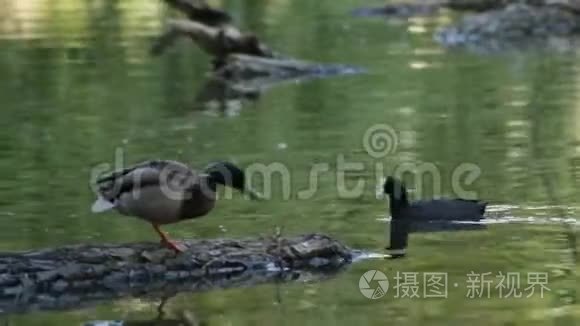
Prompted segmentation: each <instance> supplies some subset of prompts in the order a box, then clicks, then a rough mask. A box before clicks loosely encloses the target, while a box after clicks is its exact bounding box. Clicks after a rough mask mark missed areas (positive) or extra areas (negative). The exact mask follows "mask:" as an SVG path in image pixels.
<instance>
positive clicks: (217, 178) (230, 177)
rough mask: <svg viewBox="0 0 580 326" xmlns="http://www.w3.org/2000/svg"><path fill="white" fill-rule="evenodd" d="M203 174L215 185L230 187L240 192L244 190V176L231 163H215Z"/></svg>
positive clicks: (240, 170)
mask: <svg viewBox="0 0 580 326" xmlns="http://www.w3.org/2000/svg"><path fill="white" fill-rule="evenodd" d="M205 172H206V173H207V174H208V175H209V180H210V181H211V182H213V183H215V184H220V185H224V186H228V187H232V188H234V189H237V190H239V191H242V192H243V191H245V189H246V175H245V173H244V171H242V169H240V168H239V167H237V166H235V165H234V164H233V163H230V162H215V163H212V164H210V165H209V166H208V167H207V168H206V169H205Z"/></svg>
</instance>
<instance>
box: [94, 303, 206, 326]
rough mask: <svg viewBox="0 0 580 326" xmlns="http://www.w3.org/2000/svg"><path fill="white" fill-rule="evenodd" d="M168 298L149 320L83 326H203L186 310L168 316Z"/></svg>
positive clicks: (204, 323)
mask: <svg viewBox="0 0 580 326" xmlns="http://www.w3.org/2000/svg"><path fill="white" fill-rule="evenodd" d="M169 299H170V298H164V299H162V300H161V303H160V304H159V306H158V307H157V316H156V317H155V318H153V319H149V320H99V321H89V322H86V323H85V324H83V326H204V325H207V324H206V322H204V321H202V320H200V319H198V318H197V316H196V315H195V314H194V313H193V312H191V311H187V310H180V311H179V312H178V313H176V314H174V315H173V316H168V314H167V309H166V307H165V305H166V303H167V301H168V300H169Z"/></svg>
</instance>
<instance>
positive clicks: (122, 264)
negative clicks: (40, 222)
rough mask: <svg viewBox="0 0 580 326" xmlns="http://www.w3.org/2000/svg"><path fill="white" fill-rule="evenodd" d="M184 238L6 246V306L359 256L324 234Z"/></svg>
mask: <svg viewBox="0 0 580 326" xmlns="http://www.w3.org/2000/svg"><path fill="white" fill-rule="evenodd" d="M181 245H182V246H185V247H187V250H186V251H185V252H183V253H180V254H177V253H175V252H173V251H172V250H169V249H165V248H162V247H160V245H159V244H157V243H130V244H121V245H76V246H67V247H62V248H55V249H45V250H38V251H31V252H22V253H0V313H13V312H22V311H28V310H31V309H43V310H44V309H67V308H76V307H79V306H84V305H88V304H91V303H94V302H99V301H102V300H110V299H114V298H121V297H126V296H135V295H139V296H144V295H146V296H150V295H153V296H168V295H173V294H175V293H176V292H181V291H202V290H208V289H212V288H223V287H233V286H249V285H252V284H256V283H262V282H268V281H273V280H277V279H286V278H287V277H288V275H295V273H296V272H297V271H314V272H323V271H331V272H332V271H336V270H339V269H340V268H341V267H343V266H345V265H346V264H348V263H350V262H351V261H352V259H353V251H352V250H351V249H350V248H348V247H346V246H345V245H343V244H341V243H340V242H338V241H336V240H334V239H332V238H330V237H328V236H326V235H322V234H309V235H303V236H298V237H294V238H275V237H272V238H260V239H246V240H228V239H216V240H197V241H183V242H182V243H181ZM292 277H295V276H292Z"/></svg>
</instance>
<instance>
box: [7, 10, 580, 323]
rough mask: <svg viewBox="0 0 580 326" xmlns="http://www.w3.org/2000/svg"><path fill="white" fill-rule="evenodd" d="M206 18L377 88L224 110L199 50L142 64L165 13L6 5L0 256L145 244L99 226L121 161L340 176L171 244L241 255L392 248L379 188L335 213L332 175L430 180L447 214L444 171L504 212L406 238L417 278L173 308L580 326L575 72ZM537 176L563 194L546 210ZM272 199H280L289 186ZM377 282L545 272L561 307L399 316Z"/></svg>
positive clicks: (152, 308) (107, 316)
mask: <svg viewBox="0 0 580 326" xmlns="http://www.w3.org/2000/svg"><path fill="white" fill-rule="evenodd" d="M214 3H215V4H217V5H223V6H224V7H227V8H228V9H229V10H230V11H231V12H232V13H233V14H234V17H235V19H236V20H237V22H239V25H240V26H241V27H242V28H243V29H244V30H255V31H256V32H257V34H258V35H259V36H260V37H262V38H264V40H265V41H266V42H267V43H268V44H270V45H271V46H272V47H273V48H275V49H276V50H278V51H280V52H283V53H285V54H287V55H290V56H292V57H296V58H300V59H306V60H311V61H315V62H339V63H348V64H352V65H354V66H361V67H365V68H367V69H368V71H369V72H370V73H369V74H364V75H356V76H349V77H348V78H330V79H324V80H311V81H303V82H300V83H290V84H283V85H277V86H275V87H272V88H269V89H267V90H263V91H262V92H261V93H259V96H255V95H254V94H249V96H247V94H246V93H244V92H242V93H240V94H236V92H230V90H227V89H222V88H220V86H219V85H217V86H216V89H215V91H216V94H218V95H217V96H216V95H211V93H212V92H213V91H214V90H212V91H208V92H207V93H208V94H210V95H207V96H206V95H201V94H202V93H204V91H202V90H203V89H204V87H209V86H207V85H204V84H205V83H207V78H206V75H205V74H206V72H207V69H208V67H209V66H210V62H209V59H208V58H207V57H206V56H205V54H203V53H202V52H201V51H199V50H198V49H196V48H194V47H193V46H192V45H191V44H190V43H189V42H179V43H178V44H177V45H176V47H175V48H173V49H171V50H169V51H168V52H167V53H166V54H165V55H164V56H163V57H161V58H151V57H150V56H149V55H148V49H149V46H150V41H151V40H152V39H153V38H154V37H155V36H156V35H158V34H159V33H160V31H161V30H162V29H163V22H164V21H165V19H166V18H167V16H168V15H173V13H171V12H169V11H168V10H166V9H165V7H164V6H163V5H162V4H161V1H146V2H144V1H137V0H127V1H125V0H123V1H120V0H117V1H115V0H92V1H66V0H65V1H48V0H18V1H16V0H0V75H1V76H2V78H0V103H1V104H2V109H1V110H0V126H1V127H2V128H0V180H1V182H0V221H2V228H0V247H1V248H2V250H24V249H29V248H42V247H53V246H58V245H63V244H71V243H84V242H89V243H102V242H121V241H142V240H148V241H151V240H152V238H151V237H152V235H151V232H150V230H149V227H148V226H146V225H143V224H144V223H140V222H138V221H135V220H132V219H130V218H122V217H119V216H117V215H114V214H111V215H106V216H98V217H96V216H92V215H90V214H89V212H88V210H89V205H90V202H91V199H92V197H93V196H92V194H91V193H90V191H89V189H88V187H87V183H88V176H89V172H90V168H91V167H93V166H94V165H95V164H98V163H102V162H112V159H113V156H114V153H115V150H116V149H122V150H124V152H125V153H126V161H127V162H138V161H142V160H144V159H151V158H167V159H177V160H181V161H185V162H190V163H191V164H192V165H195V166H204V165H205V164H206V163H207V162H209V161H213V160H216V159H228V160H233V161H236V162H237V163H239V164H240V165H242V166H246V165H249V164H251V163H254V162H261V163H265V164H268V163H272V162H282V163H284V164H285V165H286V167H287V168H288V170H289V171H291V172H292V175H291V181H292V186H293V187H294V188H296V189H306V188H307V187H308V186H309V184H310V183H309V182H310V180H309V173H310V168H311V166H312V164H313V163H318V162H328V163H331V164H330V166H331V171H329V172H328V173H326V174H322V176H321V177H320V178H319V179H318V191H317V192H316V193H315V195H314V196H313V197H312V198H311V199H309V200H299V199H297V198H294V197H293V198H291V199H290V200H284V199H282V198H281V197H282V196H281V195H275V196H274V198H273V199H272V200H270V201H267V202H263V203H261V204H260V205H254V204H253V203H247V202H245V201H244V200H242V199H240V198H238V197H236V198H234V199H233V200H227V201H226V200H224V201H223V202H222V203H220V205H218V207H217V208H216V211H215V212H213V213H212V214H211V215H209V216H208V217H206V218H203V219H199V220H195V221H189V222H184V223H180V224H179V225H175V226H172V227H168V231H169V232H170V233H171V235H172V236H173V237H176V238H179V237H192V238H195V237H197V238H213V237H224V236H227V237H249V236H259V235H263V234H268V233H269V232H271V230H273V229H274V228H275V227H278V226H279V227H283V228H284V230H285V232H287V233H288V234H298V233H305V232H312V231H318V232H326V233H329V234H332V235H333V236H335V237H337V238H339V239H341V240H343V241H344V242H345V243H347V244H349V245H351V246H352V247H354V248H362V249H366V250H368V251H371V252H382V251H383V248H384V246H385V223H382V221H377V219H376V218H377V217H378V216H381V217H382V216H384V214H385V212H386V207H385V203H384V202H383V201H378V200H376V199H375V198H374V194H373V192H374V189H372V187H370V186H369V187H368V189H366V190H367V191H366V192H365V194H364V196H362V197H360V198H355V199H352V198H342V197H340V196H338V195H337V193H338V192H337V190H336V189H337V182H338V175H339V174H340V172H341V171H337V167H336V164H335V162H336V158H337V157H344V158H345V159H347V160H348V161H349V162H361V163H363V164H364V165H365V166H367V167H369V166H374V164H375V163H377V162H378V161H380V163H384V166H388V167H394V166H397V165H398V164H401V163H405V162H409V161H411V162H413V163H417V164H419V163H422V162H429V163H432V164H434V165H435V166H436V167H437V169H438V171H440V173H441V175H442V180H444V182H443V188H444V189H443V193H444V194H445V193H446V194H451V193H452V191H451V189H452V188H451V182H452V181H451V175H452V171H453V170H454V169H455V168H456V167H457V166H459V165H460V164H461V163H465V162H467V163H474V164H477V166H478V167H479V168H480V169H481V171H482V174H481V176H480V177H479V178H478V179H477V180H476V181H475V182H474V183H473V184H471V185H470V186H469V190H470V191H474V192H475V193H476V194H477V197H478V198H482V199H485V200H486V201H489V202H491V203H493V206H491V208H492V211H491V212H490V214H489V215H490V221H494V220H497V223H491V224H485V229H483V230H480V231H478V232H462V231H459V232H453V233H449V232H435V233H431V232H429V233H419V234H414V235H413V243H412V248H411V250H412V254H409V256H408V257H407V258H406V259H400V260H384V259H374V260H370V259H369V260H363V261H361V262H358V263H357V264H354V265H353V266H352V267H351V268H349V269H348V270H347V271H345V272H344V273H341V274H339V275H337V276H336V277H334V278H332V279H330V280H326V281H324V282H310V281H305V282H292V283H287V284H281V285H275V284H264V285H261V286H256V287H251V288H231V289H224V290H215V291H208V292H203V293H196V294H181V295H179V296H177V297H176V298H174V299H172V300H171V302H170V303H168V308H169V309H170V311H173V312H177V311H195V312H196V316H199V318H200V319H199V320H200V321H204V322H207V324H220V325H222V324H232V325H256V324H282V325H296V324H304V325H311V324H314V323H316V324H317V325H320V324H321V325H352V324H370V325H373V324H376V325H379V324H381V325H382V324H384V323H385V320H388V321H393V322H396V323H398V324H403V325H416V324H439V325H449V324H466V323H469V324H472V325H489V324H494V325H496V324H502V325H508V324H509V325H512V324H526V325H546V324H562V325H574V324H577V322H575V321H576V320H577V318H579V317H580V316H579V315H578V311H579V310H578V306H577V303H575V302H577V299H576V298H575V296H576V294H575V293H580V292H579V291H580V289H579V288H578V284H580V282H578V280H577V276H576V275H578V274H577V273H578V272H580V270H579V269H578V266H577V264H576V265H574V264H570V263H569V261H568V260H565V259H564V258H563V257H564V255H561V254H560V252H561V249H562V248H563V247H564V246H563V245H562V242H561V240H562V238H563V237H564V234H563V227H562V225H563V224H564V223H563V222H565V223H573V222H574V221H573V220H572V219H575V220H576V226H577V225H578V222H577V221H578V217H577V216H578V214H577V212H578V210H577V209H576V208H577V207H579V206H580V192H579V191H578V189H580V173H578V171H580V156H579V155H580V150H579V149H580V146H579V144H580V133H579V131H578V130H580V125H579V122H580V106H579V105H578V104H577V103H578V101H577V100H578V95H577V94H578V90H579V88H578V87H579V84H578V80H579V79H578V76H577V72H578V71H580V65H578V60H577V58H576V57H575V56H573V55H562V54H557V55H556V54H554V55H546V54H541V53H527V54H525V53H519V54H515V55H514V54H509V55H503V56H501V55H497V56H493V57H486V56H477V55H473V54H466V53H463V52H459V51H444V50H442V49H441V48H439V47H438V46H437V45H436V44H434V43H433V41H432V40H431V36H430V34H431V33H430V32H431V31H432V30H433V28H435V27H437V25H440V24H442V23H443V22H444V21H445V20H446V19H448V17H445V18H444V19H441V18H437V17H433V18H429V19H427V18H425V19H424V20H422V21H420V22H411V24H410V25H407V24H405V23H404V22H402V23H401V24H396V25H392V24H386V23H385V22H383V21H382V20H373V19H369V20H366V19H353V18H351V17H350V16H349V12H350V11H351V10H352V9H353V8H356V7H357V6H360V3H358V2H356V1H352V0H349V1H342V2H336V1H330V0H322V1H315V2H314V1H215V2H214ZM409 26H415V27H412V28H409ZM419 26H420V27H419ZM423 30H426V31H427V32H423ZM212 87H214V86H211V87H209V88H210V89H211V88H212ZM198 93H199V94H200V95H198ZM238 95H240V96H239V97H238ZM213 98H216V99H217V100H215V101H214V100H213ZM208 107H209V111H208ZM214 107H215V109H213V108H214ZM200 111H201V112H200ZM208 113H209V114H208ZM224 116H228V117H230V118H224ZM376 123H386V124H389V125H390V126H392V127H393V128H394V129H395V130H396V132H397V134H398V135H399V143H398V146H397V149H396V152H394V153H391V155H389V156H387V157H383V158H381V159H380V160H375V159H373V158H371V157H369V156H368V155H367V154H366V153H365V152H364V151H362V145H361V143H362V140H361V138H362V136H363V135H364V133H365V131H366V130H367V129H368V128H369V127H370V126H372V125H374V124H376ZM280 144H283V146H281V145H280ZM418 166H419V167H420V165H418ZM384 172H385V174H387V173H388V172H389V171H384ZM540 175H548V176H549V178H550V180H552V181H553V184H554V187H553V188H554V189H555V191H554V194H553V196H552V195H549V194H547V192H546V187H544V186H543V181H542V178H541V177H540ZM361 179H362V180H364V181H367V184H368V185H371V184H374V173H372V172H371V171H362V172H361V171H356V172H352V171H349V172H348V173H346V183H347V185H349V186H351V185H352V184H351V182H353V183H354V182H356V181H358V180H361ZM273 188H274V189H273V191H274V193H275V194H280V193H281V192H277V191H279V190H280V189H281V186H280V184H279V182H278V181H275V182H274V187H273ZM551 197H555V198H556V199H557V201H556V203H557V206H559V207H562V208H565V212H566V214H565V215H564V216H562V215H561V214H560V212H559V211H560V210H558V209H554V207H551V206H553V205H554V200H553V198H551ZM504 205H506V206H504ZM494 207H506V210H505V211H501V210H498V211H497V212H494V211H493V208H494ZM508 207H509V209H507V208H508ZM529 207H533V209H530V208H529ZM529 217H532V218H533V221H534V223H531V222H528V218H529ZM504 221H509V223H503V222H504ZM515 221H517V223H512V222H515ZM500 222H502V223H500ZM537 222H542V223H537ZM576 230H578V228H577V227H576ZM372 269H375V270H380V271H383V272H384V273H385V274H386V275H387V277H388V278H389V279H390V280H391V281H393V282H394V277H395V276H396V275H397V274H396V273H397V272H401V271H407V272H438V271H439V272H441V271H442V272H446V273H447V274H448V277H449V279H450V280H452V279H460V280H463V281H464V280H465V275H467V274H468V273H470V272H472V271H476V272H493V273H494V274H497V272H499V271H502V272H504V273H505V272H516V271H539V272H548V273H550V276H551V278H550V284H549V287H550V288H551V291H550V292H549V293H548V294H547V297H546V298H544V299H541V298H539V297H532V298H529V299H524V298H522V299H513V298H512V299H502V298H499V297H497V295H496V296H493V297H491V298H489V299H488V298H478V299H469V300H466V298H465V288H462V287H457V288H456V287H453V286H450V287H449V293H448V298H447V299H441V300H435V299H433V300H431V299H430V300H426V299H423V298H419V299H417V298H413V299H409V298H395V297H394V296H393V292H389V293H387V295H386V296H385V297H384V298H382V299H380V300H369V299H366V298H365V297H363V296H362V295H361V293H360V291H359V289H358V284H359V283H358V282H359V279H360V277H361V275H362V274H363V273H365V272H366V271H367V270H372ZM562 271H570V272H562ZM523 285H524V284H522V286H523ZM277 292H278V293H280V296H281V297H282V298H283V299H284V300H282V302H281V303H279V302H278V300H277V299H276V297H277V296H276V295H275V293H277ZM64 299H66V298H64ZM156 308H157V307H156V305H155V304H151V303H150V302H147V301H146V300H145V299H134V300H130V299H125V300H121V301H114V302H103V303H102V304H100V305H98V306H96V307H88V308H85V309H76V310H72V311H66V312H63V311H59V312H35V313H32V312H31V313H29V314H26V315H24V314H22V315H8V316H4V317H2V319H3V320H2V322H3V323H4V324H8V325H81V324H83V323H85V322H86V321H89V320H152V319H154V318H155V317H156V316H157V312H156ZM168 316H178V314H177V313H175V314H172V315H168ZM168 318H170V319H176V320H178V319H179V318H177V317H168Z"/></svg>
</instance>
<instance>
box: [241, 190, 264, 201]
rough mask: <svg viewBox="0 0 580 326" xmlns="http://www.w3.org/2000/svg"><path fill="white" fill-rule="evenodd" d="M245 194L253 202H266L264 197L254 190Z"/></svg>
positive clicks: (246, 191)
mask: <svg viewBox="0 0 580 326" xmlns="http://www.w3.org/2000/svg"><path fill="white" fill-rule="evenodd" d="M244 193H245V194H247V195H248V197H249V198H250V199H251V200H266V198H265V197H264V195H262V194H261V193H259V192H257V191H254V190H252V189H246V190H245V191H244Z"/></svg>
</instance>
